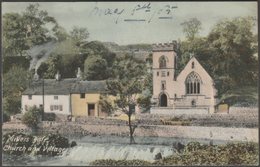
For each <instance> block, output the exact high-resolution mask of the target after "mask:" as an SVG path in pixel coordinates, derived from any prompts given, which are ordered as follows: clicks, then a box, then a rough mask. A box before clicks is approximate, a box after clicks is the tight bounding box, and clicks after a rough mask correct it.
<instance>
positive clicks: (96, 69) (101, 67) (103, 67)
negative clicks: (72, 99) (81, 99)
mask: <svg viewBox="0 0 260 167" xmlns="http://www.w3.org/2000/svg"><path fill="white" fill-rule="evenodd" d="M107 68H108V67H107V62H106V60H104V59H102V58H101V56H100V55H96V56H94V55H91V56H89V57H88V58H87V59H86V60H85V65H84V75H85V78H86V79H87V80H105V79H108V77H109V76H108V73H107Z"/></svg>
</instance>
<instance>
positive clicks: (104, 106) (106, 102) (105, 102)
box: [99, 94, 115, 114]
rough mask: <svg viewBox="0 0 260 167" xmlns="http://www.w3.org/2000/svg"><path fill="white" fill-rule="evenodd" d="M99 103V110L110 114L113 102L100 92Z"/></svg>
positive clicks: (113, 108) (112, 109)
mask: <svg viewBox="0 0 260 167" xmlns="http://www.w3.org/2000/svg"><path fill="white" fill-rule="evenodd" d="M99 105H100V106H101V110H102V111H103V112H106V113H107V114H111V113H112V112H113V111H114V110H115V107H114V106H113V102H112V101H111V100H110V99H109V98H108V95H106V94H102V95H101V96H100V101H99Z"/></svg>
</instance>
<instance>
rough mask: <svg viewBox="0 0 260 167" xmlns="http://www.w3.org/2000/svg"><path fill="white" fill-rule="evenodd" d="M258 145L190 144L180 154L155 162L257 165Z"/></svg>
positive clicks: (249, 143) (157, 163)
mask: <svg viewBox="0 0 260 167" xmlns="http://www.w3.org/2000/svg"><path fill="white" fill-rule="evenodd" d="M258 161H259V159H258V144H257V143H251V142H245V143H229V144H226V145H205V144H200V143H198V142H190V143H188V144H187V145H186V146H185V148H184V151H183V152H182V153H180V154H176V155H172V156H169V157H166V158H164V159H163V160H162V161H156V162H154V164H155V165H257V164H258Z"/></svg>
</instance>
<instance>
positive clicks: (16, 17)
mask: <svg viewBox="0 0 260 167" xmlns="http://www.w3.org/2000/svg"><path fill="white" fill-rule="evenodd" d="M25 36H26V30H25V28H24V23H23V18H22V16H21V15H20V14H18V13H6V14H4V15H3V55H4V56H13V55H15V56H17V55H19V56H21V55H23V54H24V51H25V50H27V49H29V47H28V46H27V45H26V41H25Z"/></svg>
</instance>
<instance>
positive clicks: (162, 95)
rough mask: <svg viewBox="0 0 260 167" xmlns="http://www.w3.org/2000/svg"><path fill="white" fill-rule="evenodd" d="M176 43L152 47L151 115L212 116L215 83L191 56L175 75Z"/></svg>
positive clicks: (214, 100) (214, 103) (214, 104)
mask: <svg viewBox="0 0 260 167" xmlns="http://www.w3.org/2000/svg"><path fill="white" fill-rule="evenodd" d="M177 61H178V55H177V41H173V42H172V43H164V44H161V43H160V44H154V45H153V68H152V69H153V70H152V71H153V96H152V102H153V106H152V108H151V113H152V114H171V113H179V114H182V113H183V114H184V113H185V114H187V113H190V114H209V113H214V112H215V106H216V101H217V99H216V94H217V90H216V89H215V87H214V80H213V79H212V78H211V76H210V75H209V74H208V73H207V71H206V70H205V69H204V68H203V67H202V65H201V64H200V63H199V62H198V60H197V59H196V58H195V57H194V56H191V57H190V60H189V61H188V63H187V64H186V66H185V67H184V69H183V70H182V71H181V72H180V73H179V74H178V75H176V69H177Z"/></svg>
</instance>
